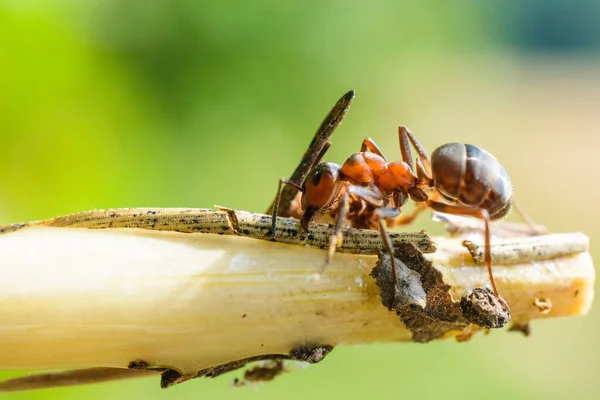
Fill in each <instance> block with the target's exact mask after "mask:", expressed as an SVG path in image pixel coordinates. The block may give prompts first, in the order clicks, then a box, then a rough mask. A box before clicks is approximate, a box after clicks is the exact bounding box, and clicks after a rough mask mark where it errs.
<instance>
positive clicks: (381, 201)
mask: <svg viewBox="0 0 600 400" xmlns="http://www.w3.org/2000/svg"><path fill="white" fill-rule="evenodd" d="M348 193H349V194H352V195H354V196H356V197H358V198H360V199H361V200H364V201H365V202H367V203H368V204H369V205H372V206H374V207H384V206H385V196H384V195H383V194H382V193H380V192H376V191H374V190H371V189H369V188H366V187H364V186H357V185H350V186H348Z"/></svg>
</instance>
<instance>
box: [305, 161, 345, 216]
mask: <svg viewBox="0 0 600 400" xmlns="http://www.w3.org/2000/svg"><path fill="white" fill-rule="evenodd" d="M340 168H341V167H340V166H339V165H337V164H334V163H328V162H320V163H318V164H317V165H316V166H315V167H314V168H313V169H312V170H311V171H310V173H309V174H308V176H307V177H306V180H305V181H304V185H303V189H304V195H303V196H302V208H304V209H305V213H306V211H307V210H309V209H314V211H313V212H312V215H314V214H315V213H316V212H317V211H319V210H321V209H323V208H327V207H329V206H330V205H331V204H332V203H333V202H334V201H335V199H336V198H337V195H338V193H339V191H340V189H341V187H342V181H341V180H340ZM310 219H312V217H311V218H310ZM308 222H310V221H308ZM308 222H307V223H308Z"/></svg>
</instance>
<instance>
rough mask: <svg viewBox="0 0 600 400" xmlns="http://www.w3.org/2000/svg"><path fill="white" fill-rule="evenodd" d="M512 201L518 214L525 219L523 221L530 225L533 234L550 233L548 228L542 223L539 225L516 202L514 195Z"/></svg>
mask: <svg viewBox="0 0 600 400" xmlns="http://www.w3.org/2000/svg"><path fill="white" fill-rule="evenodd" d="M510 203H511V204H512V206H513V208H514V210H515V212H516V213H517V214H519V217H520V218H521V219H522V220H523V222H525V223H526V224H527V226H528V227H529V231H530V232H531V234H532V235H544V234H546V233H548V231H546V228H545V227H543V226H540V225H537V224H536V223H535V222H534V221H533V220H532V219H531V217H530V216H529V215H527V213H526V212H525V211H524V210H523V209H522V208H521V207H519V205H518V204H517V203H516V202H515V198H514V197H513V198H512V199H511V201H510Z"/></svg>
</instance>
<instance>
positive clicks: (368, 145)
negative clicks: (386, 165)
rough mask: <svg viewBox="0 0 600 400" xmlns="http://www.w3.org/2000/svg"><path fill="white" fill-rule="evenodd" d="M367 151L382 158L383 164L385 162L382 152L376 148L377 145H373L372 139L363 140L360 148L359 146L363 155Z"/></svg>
mask: <svg viewBox="0 0 600 400" xmlns="http://www.w3.org/2000/svg"><path fill="white" fill-rule="evenodd" d="M367 149H368V150H369V151H370V152H371V153H375V154H377V155H378V156H380V157H381V158H383V159H384V161H385V162H387V159H386V158H385V156H384V155H383V152H382V151H381V149H380V148H379V146H377V143H375V141H374V140H373V139H371V138H370V137H368V138H365V140H363V142H362V146H360V151H361V153H364V152H365V151H367Z"/></svg>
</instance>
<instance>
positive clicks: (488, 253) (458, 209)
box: [427, 200, 509, 310]
mask: <svg viewBox="0 0 600 400" xmlns="http://www.w3.org/2000/svg"><path fill="white" fill-rule="evenodd" d="M427 205H428V206H429V207H431V208H432V209H433V210H434V211H438V212H441V213H446V214H454V215H464V216H468V217H475V218H479V219H482V220H483V222H484V223H485V250H484V252H483V260H484V262H485V266H486V267H487V271H488V276H489V278H490V284H491V285H492V291H493V292H494V296H496V298H497V299H498V301H500V302H501V303H502V304H503V305H504V306H505V307H506V309H507V310H508V309H509V307H508V304H506V302H505V301H504V299H503V298H502V297H500V295H499V294H498V289H497V288H496V282H495V281H494V274H493V273H492V250H491V238H490V215H489V214H488V212H487V210H484V209H482V208H474V207H465V206H456V205H451V204H446V203H439V202H436V201H433V200H429V201H428V202H427Z"/></svg>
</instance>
